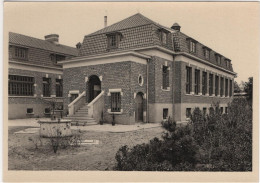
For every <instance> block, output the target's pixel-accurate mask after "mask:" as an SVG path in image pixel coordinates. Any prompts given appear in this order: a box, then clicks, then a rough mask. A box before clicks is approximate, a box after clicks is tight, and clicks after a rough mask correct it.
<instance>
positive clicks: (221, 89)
mask: <svg viewBox="0 0 260 183" xmlns="http://www.w3.org/2000/svg"><path fill="white" fill-rule="evenodd" d="M223 95H224V78H223V77H221V79H220V96H221V97H223Z"/></svg>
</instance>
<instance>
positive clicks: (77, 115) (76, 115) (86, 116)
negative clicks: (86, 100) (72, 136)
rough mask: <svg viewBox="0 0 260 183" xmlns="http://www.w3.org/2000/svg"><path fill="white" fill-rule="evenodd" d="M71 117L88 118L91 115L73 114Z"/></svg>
mask: <svg viewBox="0 0 260 183" xmlns="http://www.w3.org/2000/svg"><path fill="white" fill-rule="evenodd" d="M73 117H85V118H90V117H91V116H89V115H88V114H77V113H76V114H75V115H73Z"/></svg>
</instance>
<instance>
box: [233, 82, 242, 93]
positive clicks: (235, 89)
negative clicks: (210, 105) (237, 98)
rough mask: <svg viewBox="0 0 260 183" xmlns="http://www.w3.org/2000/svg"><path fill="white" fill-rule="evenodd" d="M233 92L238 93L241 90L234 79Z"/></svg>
mask: <svg viewBox="0 0 260 183" xmlns="http://www.w3.org/2000/svg"><path fill="white" fill-rule="evenodd" d="M234 92H235V93H240V92H241V89H240V87H239V85H238V83H237V82H236V81H235V82H234Z"/></svg>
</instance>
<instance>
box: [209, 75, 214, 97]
mask: <svg viewBox="0 0 260 183" xmlns="http://www.w3.org/2000/svg"><path fill="white" fill-rule="evenodd" d="M209 95H210V96H212V95H213V74H209Z"/></svg>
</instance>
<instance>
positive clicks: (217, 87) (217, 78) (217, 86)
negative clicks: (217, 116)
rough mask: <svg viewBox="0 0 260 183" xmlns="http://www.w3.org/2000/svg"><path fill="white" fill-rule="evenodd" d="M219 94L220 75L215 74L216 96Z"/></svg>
mask: <svg viewBox="0 0 260 183" xmlns="http://www.w3.org/2000/svg"><path fill="white" fill-rule="evenodd" d="M218 95H219V76H217V75H216V76H215V96H218Z"/></svg>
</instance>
